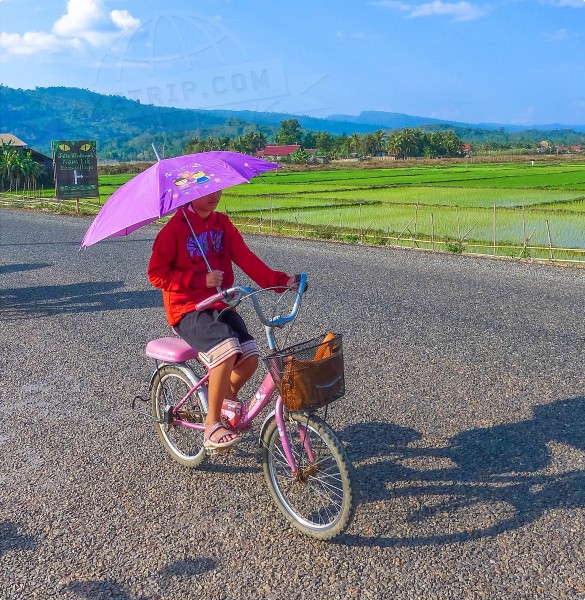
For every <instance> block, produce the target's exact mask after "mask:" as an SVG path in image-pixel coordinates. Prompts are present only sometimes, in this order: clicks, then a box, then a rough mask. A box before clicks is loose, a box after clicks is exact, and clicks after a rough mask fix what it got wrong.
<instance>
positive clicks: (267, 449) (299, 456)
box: [262, 413, 356, 540]
mask: <svg viewBox="0 0 585 600" xmlns="http://www.w3.org/2000/svg"><path fill="white" fill-rule="evenodd" d="M286 435H287V436H288V440H289V443H290V446H291V449H292V452H293V456H294V459H295V462H296V465H297V473H293V472H292V471H291V468H290V466H289V464H288V462H287V460H286V457H285V454H284V449H283V446H282V441H281V439H280V434H279V432H278V428H277V426H276V419H275V418H274V417H273V418H272V420H271V421H270V422H269V424H268V426H267V427H266V429H265V431H264V435H263V436H262V445H263V449H262V462H263V469H264V476H265V478H266V483H267V484H268V489H269V490H270V494H271V495H272V497H273V499H274V500H275V502H276V504H277V505H278V507H279V508H280V510H281V511H282V512H283V514H284V516H285V517H286V518H287V519H288V520H289V521H290V522H291V523H292V524H293V525H294V526H295V527H296V528H297V529H300V530H301V531H302V532H303V533H305V534H306V535H309V536H311V537H314V538H318V539H321V540H328V539H331V538H333V537H335V536H337V535H339V534H341V533H342V532H343V531H345V529H346V528H347V527H348V526H349V524H350V523H351V521H352V519H353V516H354V513H355V509H356V497H355V491H354V490H355V487H354V485H353V465H352V464H351V462H350V461H349V459H348V458H347V455H346V453H345V450H344V449H343V446H342V445H341V443H340V442H339V440H338V439H337V437H336V435H335V433H334V432H333V430H332V429H331V428H330V427H329V425H327V424H326V423H325V422H324V421H323V420H322V419H320V418H318V417H316V416H309V415H305V414H302V413H295V414H291V415H288V417H287V420H286ZM303 436H304V437H305V442H304V443H303ZM309 451H310V452H311V453H312V457H310V456H309Z"/></svg>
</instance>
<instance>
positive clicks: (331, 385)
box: [264, 333, 345, 412]
mask: <svg viewBox="0 0 585 600" xmlns="http://www.w3.org/2000/svg"><path fill="white" fill-rule="evenodd" d="M264 361H265V362H266V364H267V366H268V370H269V371H270V374H271V375H272V378H273V379H274V381H275V383H276V385H277V386H278V389H279V391H280V395H281V396H282V400H283V402H284V405H285V407H286V409H287V410H288V411H291V412H292V411H299V410H316V409H318V408H321V407H323V406H325V405H326V404H329V403H330V402H333V401H334V400H337V399H338V398H341V397H342V396H343V395H344V394H345V378H344V372H343V347H342V336H341V335H335V334H333V333H328V334H327V335H326V336H325V338H323V337H319V338H313V339H311V340H308V341H306V342H303V343H301V344H296V345H294V346H290V347H289V348H285V349H283V350H275V351H273V352H271V353H270V354H269V355H268V356H267V357H266V358H265V359H264Z"/></svg>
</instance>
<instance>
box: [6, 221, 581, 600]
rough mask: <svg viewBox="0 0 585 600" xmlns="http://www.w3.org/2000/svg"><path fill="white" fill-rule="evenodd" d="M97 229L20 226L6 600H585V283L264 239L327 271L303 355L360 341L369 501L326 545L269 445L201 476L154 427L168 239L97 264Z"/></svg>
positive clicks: (11, 226)
mask: <svg viewBox="0 0 585 600" xmlns="http://www.w3.org/2000/svg"><path fill="white" fill-rule="evenodd" d="M89 223H90V221H89V220H88V219H82V218H74V217H70V216H63V215H54V214H47V213H33V212H24V211H13V210H1V211H0V301H1V307H0V316H1V332H0V341H1V353H0V368H1V378H2V379H1V381H2V385H1V386H0V418H1V424H0V449H1V452H2V455H1V457H2V458H1V469H0V598H1V599H2V600H8V599H10V600H12V599H20V598H27V599H28V598H39V599H45V598H52V597H54V598H91V599H94V598H115V599H124V600H126V599H127V600H130V599H132V600H135V599H138V598H141V599H165V600H166V599H169V600H170V599H185V598H226V599H239V598H266V599H273V598H309V599H312V598H315V599H317V598H319V599H328V598H394V599H403V598H404V599H407V598H409V599H410V598H413V599H427V598H430V599H435V598H436V599H451V598H453V599H459V598H470V599H471V598H490V599H493V598H498V599H499V598H501V599H506V600H508V599H515V598H525V599H533V598H538V599H540V598H543V599H549V598H550V599H557V598H585V353H584V343H585V320H584V318H583V316H584V306H585V271H584V270H579V269H568V268H561V267H553V266H548V265H538V264H530V263H515V262H507V261H495V260H490V259H485V258H484V259H476V258H471V257H466V256H455V255H439V254H430V253H429V254H427V253H419V252H414V251H408V250H398V249H372V248H356V247H351V246H342V245H334V244H328V243H317V242H312V241H295V240H284V239H270V238H263V237H248V238H247V240H248V242H249V244H250V246H251V247H252V248H253V249H254V250H255V251H256V252H257V253H258V254H259V255H261V256H262V257H263V258H264V259H265V260H266V261H267V262H268V263H269V264H271V265H272V266H274V267H275V268H280V269H282V270H286V271H289V272H296V271H300V270H306V271H307V272H308V273H309V275H310V280H311V284H310V285H311V287H310V290H309V293H308V295H307V297H306V301H305V302H304V306H303V309H304V310H303V313H302V315H301V317H300V319H299V320H298V322H297V324H296V326H295V330H294V332H293V334H292V336H291V339H293V338H294V340H295V341H298V340H302V339H305V338H307V337H313V336H314V335H315V334H316V333H319V332H325V331H326V330H329V329H332V330H337V331H341V332H343V333H344V336H345V337H344V346H345V354H346V387H347V395H346V398H345V399H343V400H342V401H341V402H339V403H337V405H336V406H335V409H334V411H333V415H332V419H331V424H332V425H333V427H334V428H335V429H336V430H337V431H338V432H339V435H340V438H341V439H342V441H343V443H344V444H345V445H346V448H347V451H348V453H349V455H350V457H351V459H352V461H353V462H354V465H355V468H356V479H357V483H358V486H359V489H360V492H361V498H360V504H359V507H358V511H357V514H356V518H355V520H354V522H353V524H352V526H351V527H350V529H348V531H347V532H346V534H345V535H344V536H342V537H341V538H340V539H338V540H336V541H335V542H334V543H324V542H318V541H314V540H311V539H309V538H307V537H304V536H303V535H301V534H300V533H298V532H297V531H296V530H294V529H292V528H290V527H289V526H288V525H287V524H286V521H285V519H284V517H282V516H281V514H280V513H279V512H278V510H277V509H276V507H275V505H274V504H273V503H272V500H271V499H270V496H269V494H268V491H267V488H266V485H265V483H264V480H263V475H262V470H261V465H260V455H259V452H258V449H257V446H256V444H255V442H256V438H255V436H254V435H253V434H249V435H248V437H247V438H246V440H245V441H244V442H242V444H241V445H240V447H239V449H238V451H237V453H235V455H233V456H230V457H229V458H222V459H214V460H213V461H211V462H209V463H208V464H207V465H206V466H205V467H204V468H203V469H201V470H188V469H185V468H184V467H181V466H180V465H178V464H176V463H174V462H173V461H172V460H171V459H170V458H169V457H168V455H166V454H165V452H164V451H163V449H162V446H161V445H160V443H159V442H158V438H157V437H156V435H155V432H154V429H153V426H152V423H150V422H149V420H148V419H147V418H145V417H143V416H141V415H139V414H137V413H135V412H133V411H131V410H130V408H129V404H130V402H131V400H132V398H133V397H134V396H136V395H139V394H140V395H146V394H147V386H148V380H149V377H150V374H151V371H152V365H151V364H150V362H149V361H148V360H147V359H146V358H145V357H144V354H143V349H144V346H145V344H146V343H147V341H148V340H149V339H151V338H153V337H159V336H161V335H166V334H167V329H166V325H165V321H164V313H163V310H162V307H161V298H160V293H159V292H158V291H157V290H154V289H152V288H151V287H150V286H149V283H148V281H147V279H146V275H145V271H146V266H147V263H148V258H149V254H150V249H151V245H152V240H153V238H154V236H155V235H156V231H157V229H156V227H154V226H152V227H146V228H144V229H142V230H140V231H138V232H135V233H134V234H132V235H131V236H130V237H129V238H127V239H118V240H112V241H108V242H104V243H100V244H98V245H96V246H94V247H92V248H90V249H88V250H86V251H83V252H80V251H78V246H79V241H80V240H81V238H82V237H83V234H84V232H85V230H86V228H87V227H88V226H89ZM242 279H243V280H244V281H245V278H242ZM244 314H245V317H246V319H247V320H248V322H249V323H250V324H251V323H252V322H253V321H252V316H251V313H250V312H249V311H246V312H244ZM255 331H256V333H257V334H258V338H259V339H261V336H262V331H261V328H260V327H258V328H257V329H256V330H255ZM256 432H257V429H256Z"/></svg>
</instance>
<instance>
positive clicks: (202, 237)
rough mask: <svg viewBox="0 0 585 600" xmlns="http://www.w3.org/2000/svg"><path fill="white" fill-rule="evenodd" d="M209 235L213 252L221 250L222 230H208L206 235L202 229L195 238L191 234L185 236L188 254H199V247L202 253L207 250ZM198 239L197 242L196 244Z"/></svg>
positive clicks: (191, 255) (205, 252)
mask: <svg viewBox="0 0 585 600" xmlns="http://www.w3.org/2000/svg"><path fill="white" fill-rule="evenodd" d="M210 237H211V246H212V249H213V251H214V252H221V251H222V250H223V231H210V232H209V235H207V232H206V231H203V232H202V233H200V234H199V235H198V236H197V240H196V239H195V238H194V237H193V236H192V235H189V236H187V251H188V252H189V256H190V257H191V258H193V256H201V250H200V249H199V248H200V247H201V249H202V250H203V253H204V254H207V253H208V252H209V238H210ZM197 241H199V244H197Z"/></svg>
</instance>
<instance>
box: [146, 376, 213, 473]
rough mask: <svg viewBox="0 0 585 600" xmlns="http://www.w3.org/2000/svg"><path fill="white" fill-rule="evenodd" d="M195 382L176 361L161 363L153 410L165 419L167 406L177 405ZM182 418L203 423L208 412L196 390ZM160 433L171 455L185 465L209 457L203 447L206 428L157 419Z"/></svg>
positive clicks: (183, 409) (156, 417)
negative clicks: (166, 363)
mask: <svg viewBox="0 0 585 600" xmlns="http://www.w3.org/2000/svg"><path fill="white" fill-rule="evenodd" d="M195 383H196V380H195V381H191V379H190V378H189V377H188V376H187V375H186V374H185V373H184V372H183V371H182V370H181V369H179V368H178V367H175V366H173V365H169V366H165V367H162V368H161V369H160V371H159V374H158V377H157V378H156V380H155V383H154V385H153V388H152V414H153V417H154V418H155V419H156V420H157V421H158V420H163V419H164V416H165V408H167V407H169V406H176V405H177V404H178V402H179V401H180V400H181V399H182V398H184V397H185V396H186V395H187V393H188V392H189V390H190V389H191V387H193V385H194V384H195ZM180 416H181V418H182V419H183V420H186V421H191V422H194V423H203V421H204V419H205V415H204V412H203V407H202V406H201V403H200V401H199V396H198V394H197V393H196V392H194V393H193V394H192V395H191V397H190V398H189V399H188V400H187V402H186V403H185V404H184V406H183V407H182V408H181V413H180ZM155 428H156V431H157V434H158V436H159V438H160V440H161V442H162V444H163V446H164V448H165V450H166V451H167V452H168V453H169V454H170V456H171V457H172V458H173V459H174V460H175V461H177V462H179V463H181V464H182V465H184V466H186V467H196V466H197V465H199V464H200V463H201V462H202V461H203V460H205V458H206V455H207V454H206V451H205V448H204V447H203V431H199V430H196V429H191V428H189V427H182V426H178V425H173V424H172V423H170V424H169V423H164V422H163V423H158V422H157V423H155Z"/></svg>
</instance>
